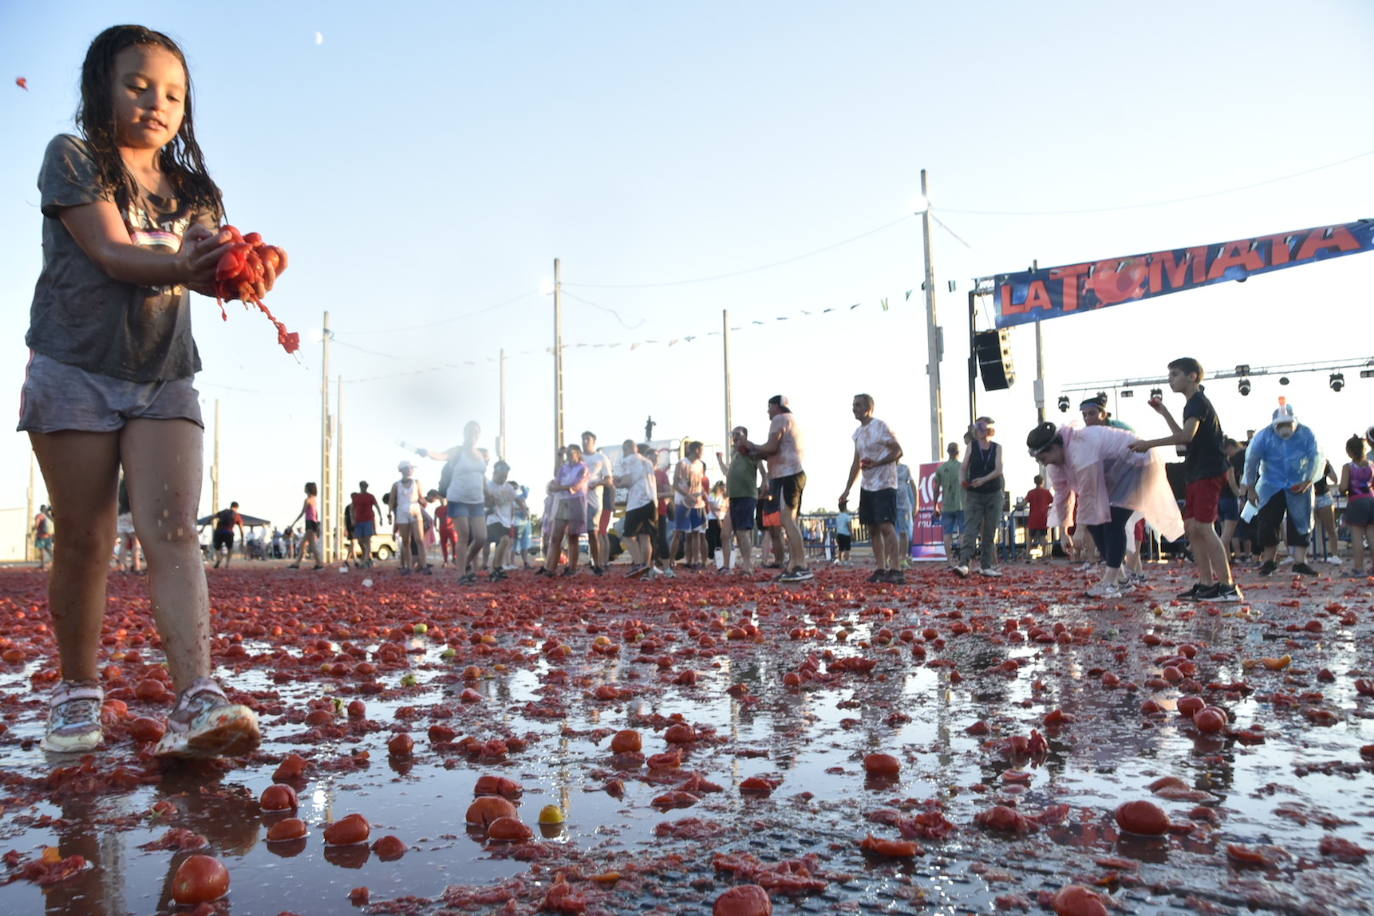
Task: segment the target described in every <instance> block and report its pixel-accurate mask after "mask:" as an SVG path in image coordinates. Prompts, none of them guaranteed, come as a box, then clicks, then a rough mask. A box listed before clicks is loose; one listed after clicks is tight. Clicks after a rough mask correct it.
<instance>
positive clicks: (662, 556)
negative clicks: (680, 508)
mask: <svg viewBox="0 0 1374 916" xmlns="http://www.w3.org/2000/svg"><path fill="white" fill-rule="evenodd" d="M639 449H640V451H639V453H640V454H641V455H643V456H644V457H645V458H646V459H647V460H648V461H649V463H650V464H652V465H653V466H654V492H655V493H656V494H658V525H657V530H656V531H655V532H654V560H655V563H657V565H658V569H659V570H660V571H662V573H663V574H664V575H665V576H667V577H669V578H674V577H676V576H677V573H675V572H673V564H674V563H675V562H676V560H675V558H674V557H673V552H672V551H671V550H669V549H668V530H669V529H670V528H672V527H673V522H674V518H673V482H672V480H671V479H670V478H669V477H668V469H667V468H665V467H663V465H662V464H661V463H659V460H658V450H657V449H655V448H654V447H653V446H651V445H649V444H648V443H645V444H644V445H641V446H640V447H639Z"/></svg>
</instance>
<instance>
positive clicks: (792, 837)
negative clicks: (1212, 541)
mask: <svg viewBox="0 0 1374 916" xmlns="http://www.w3.org/2000/svg"><path fill="white" fill-rule="evenodd" d="M616 572H619V570H616ZM866 573H867V571H866V570H861V571H856V570H838V571H833V570H824V571H821V572H820V573H819V574H818V575H817V578H816V579H815V580H813V581H811V582H808V583H805V584H802V585H793V586H785V585H779V584H775V583H772V582H770V581H762V580H747V581H745V580H741V579H737V578H732V577H728V576H718V575H715V574H701V575H692V574H685V575H683V576H682V577H681V578H679V579H677V580H675V581H657V582H648V583H646V582H638V581H634V580H624V579H621V578H619V576H617V575H615V574H614V573H613V574H612V575H611V576H607V577H602V578H593V577H590V576H586V575H585V574H584V575H583V576H579V577H576V578H573V579H571V580H558V581H552V582H550V581H546V580H544V579H542V578H534V577H532V576H530V575H528V574H525V573H517V574H515V575H514V577H513V578H512V579H511V580H508V581H506V582H501V583H497V584H495V585H491V586H488V585H485V584H484V585H478V586H468V587H462V586H459V585H457V584H456V582H454V581H452V579H451V578H448V577H446V576H445V574H443V573H440V574H439V575H436V576H434V577H409V578H402V577H400V576H398V575H397V574H396V573H395V571H394V570H371V571H368V572H366V573H360V572H358V571H351V572H348V573H340V572H337V571H334V570H325V571H322V572H319V573H307V572H292V571H286V570H279V569H265V568H262V567H254V566H249V565H245V566H243V567H236V568H234V569H232V570H228V571H211V572H210V590H211V596H212V602H213V606H214V618H215V619H214V631H215V633H216V634H217V636H216V639H215V642H214V661H215V665H216V670H217V674H218V675H219V676H220V677H221V678H222V679H223V681H224V683H225V684H226V685H227V686H228V687H229V688H230V692H231V694H232V695H234V696H235V697H236V698H238V699H240V700H241V701H243V702H248V703H250V704H251V705H252V706H253V707H254V708H256V709H257V710H258V713H259V715H260V717H261V720H262V724H263V729H264V733H265V735H266V740H265V742H264V744H263V746H262V748H261V749H260V750H259V751H258V752H257V753H256V754H254V755H253V756H251V757H248V758H243V759H239V760H233V761H227V762H222V763H215V764H199V765H186V764H179V765H175V766H173V765H160V764H158V763H157V762H156V761H154V760H152V759H151V758H150V757H148V756H147V751H148V749H149V748H150V747H151V743H150V742H151V741H154V740H155V738H153V737H151V736H153V735H155V734H156V733H157V731H158V729H157V728H156V727H155V726H156V723H157V722H159V721H160V720H161V719H163V718H164V717H165V716H166V714H167V713H168V712H169V710H170V699H169V695H168V691H167V690H166V684H165V681H166V676H165V673H164V671H163V668H162V666H161V664H160V663H161V653H160V651H159V650H158V648H157V639H156V633H155V630H154V629H153V627H152V623H151V618H150V614H149V608H148V600H147V597H146V591H145V583H144V581H143V580H142V579H135V578H131V577H125V576H120V575H118V574H115V575H113V576H112V577H111V588H110V602H109V608H110V609H109V613H108V615H107V619H106V625H105V635H104V643H105V644H104V647H103V649H102V666H103V674H104V679H105V683H106V687H107V696H108V698H109V699H108V700H107V706H106V720H107V723H108V729H107V742H106V746H105V748H103V749H102V750H101V752H100V753H98V754H97V755H94V756H92V757H91V758H88V759H86V760H84V761H83V760H79V759H69V760H56V759H49V758H46V757H45V756H44V755H43V753H42V752H41V751H40V750H39V749H38V747H37V739H38V738H39V737H40V736H41V734H42V727H43V720H44V716H45V702H44V700H45V697H46V694H47V690H48V688H49V687H50V686H51V684H52V681H53V678H54V677H55V668H54V665H55V650H54V646H53V642H52V637H51V632H50V624H49V622H48V618H47V612H46V604H45V601H46V597H45V580H44V578H43V577H42V576H41V575H39V574H37V573H34V572H18V571H6V572H0V659H3V662H0V700H3V705H2V706H0V709H2V710H3V713H0V715H3V719H2V720H0V725H3V732H0V761H3V764H2V765H0V806H3V809H4V817H3V819H0V849H4V850H9V852H8V854H7V855H5V857H4V863H3V872H0V875H3V877H0V881H4V882H5V883H4V884H3V885H0V910H3V911H4V912H16V913H17V912H37V911H39V910H40V909H41V908H43V907H46V908H47V911H48V912H50V913H72V914H75V913H88V912H110V913H122V912H134V913H149V912H171V909H172V906H173V901H172V894H171V888H172V879H173V875H174V874H175V872H176V870H177V868H178V865H179V864H180V863H181V862H182V861H184V860H185V859H187V858H189V857H190V856H191V855H195V854H203V855H210V856H213V857H214V858H216V859H218V860H219V861H220V862H222V863H223V864H224V865H225V866H226V867H227V868H228V870H229V874H230V876H231V877H232V884H231V887H230V890H229V893H228V896H227V897H225V898H224V899H222V900H220V901H218V902H217V903H215V904H211V905H210V906H212V907H214V908H215V910H216V911H218V912H240V913H276V912H280V911H288V912H295V913H300V914H308V913H321V914H323V913H338V912H343V911H345V907H348V908H349V910H351V909H352V906H353V905H366V907H367V909H366V910H365V911H366V912H376V913H467V912H472V913H505V912H521V913H528V912H534V911H536V910H537V909H538V908H540V907H542V908H543V909H544V911H545V912H589V913H627V912H650V913H684V912H710V911H711V909H712V907H713V905H714V904H715V902H716V901H717V899H718V898H720V897H721V895H722V894H724V893H725V892H726V891H727V890H728V889H729V888H731V887H733V886H736V885H757V886H759V887H762V888H763V889H765V890H766V891H767V894H768V896H769V897H770V898H771V901H772V906H773V908H774V910H775V911H776V912H778V913H832V912H851V911H852V912H920V911H925V910H929V909H930V908H932V907H935V906H941V907H945V908H946V910H944V911H950V912H965V911H971V912H988V911H991V910H994V909H998V908H1001V909H1009V910H1011V911H1016V910H1029V911H1037V912H1050V911H1052V910H1053V907H1054V906H1055V900H1056V898H1058V899H1059V900H1061V901H1063V900H1067V899H1069V898H1070V897H1075V895H1077V896H1081V894H1080V893H1079V891H1077V890H1074V891H1072V892H1064V893H1061V892H1063V891H1064V889H1065V888H1066V887H1070V886H1081V887H1083V888H1087V889H1089V890H1090V891H1092V892H1094V893H1096V894H1098V895H1100V896H1101V899H1102V900H1103V901H1104V902H1106V903H1107V905H1108V907H1109V908H1112V909H1109V911H1111V912H1126V913H1180V912H1221V913H1225V912H1241V911H1244V910H1245V908H1246V907H1247V906H1255V907H1259V908H1261V909H1267V910H1270V911H1274V912H1291V913H1298V912H1304V913H1307V912H1311V913H1326V912H1329V913H1359V912H1369V911H1370V906H1371V904H1370V901H1371V900H1374V877H1371V876H1372V875H1374V869H1371V868H1370V859H1369V858H1368V857H1367V855H1366V853H1365V850H1368V849H1371V848H1374V759H1371V758H1374V723H1372V722H1371V717H1374V638H1372V637H1374V609H1372V608H1374V594H1372V593H1371V583H1370V582H1369V581H1367V580H1363V579H1361V580H1348V579H1332V578H1329V577H1324V578H1321V579H1317V580H1312V579H1300V578H1293V577H1291V576H1284V575H1276V576H1275V577H1273V578H1272V579H1258V578H1257V577H1256V576H1254V575H1253V574H1250V575H1247V574H1246V573H1245V572H1244V571H1242V574H1241V582H1242V584H1243V585H1244V586H1245V588H1246V592H1247V596H1248V598H1249V600H1248V602H1247V603H1246V604H1244V605H1240V606H1226V605H1220V606H1219V605H1212V606H1207V605H1196V604H1188V603H1180V602H1176V601H1174V600H1172V595H1173V594H1174V593H1175V592H1178V591H1181V590H1182V589H1184V588H1186V587H1187V585H1188V584H1190V580H1189V579H1188V578H1187V571H1185V570H1183V569H1181V568H1177V567H1176V568H1173V569H1166V568H1158V569H1155V570H1152V571H1151V581H1152V583H1153V584H1152V586H1151V588H1150V589H1149V590H1146V591H1142V592H1140V593H1138V594H1135V595H1132V596H1131V597H1129V598H1123V599H1114V600H1111V601H1108V602H1105V603H1104V602H1102V601H1094V600H1092V599H1087V598H1083V597H1081V594H1082V589H1083V587H1084V585H1086V584H1088V583H1087V581H1086V580H1083V579H1081V578H1080V576H1081V575H1082V574H1079V573H1074V572H1071V571H1069V570H1068V569H1067V568H1065V567H1054V568H1049V567H1039V568H1027V567H1008V568H1007V575H1006V576H1005V577H1004V578H1002V579H999V580H989V579H982V580H980V579H976V578H975V579H970V580H959V579H956V578H954V577H953V576H951V575H950V574H949V573H948V572H947V571H945V570H943V569H938V568H934V567H928V566H923V567H920V568H918V569H916V570H914V571H912V572H911V573H908V579H909V580H910V581H911V583H912V584H910V585H907V586H905V587H897V586H887V585H877V586H875V585H870V584H868V583H866V582H864V581H863V580H864V578H865V576H866ZM365 577H366V578H368V581H370V582H371V584H370V585H364V584H363V580H364V578H365ZM1285 657H1286V659H1287V660H1286V661H1285ZM1185 698H1195V699H1190V700H1189V699H1185ZM1180 707H1181V708H1182V709H1184V710H1194V711H1196V710H1201V709H1205V708H1216V709H1219V710H1221V711H1222V712H1223V713H1224V714H1225V719H1226V724H1225V726H1224V728H1223V729H1222V730H1221V731H1219V732H1213V731H1204V730H1202V729H1200V728H1198V727H1197V725H1195V724H1194V723H1193V721H1192V720H1191V717H1190V716H1187V715H1182V714H1180V712H1179V709H1180ZM148 720H152V721H151V722H149V721H148ZM1212 724H1214V723H1212ZM631 731H632V732H635V733H637V735H638V737H639V747H638V749H634V748H635V741H634V740H633V738H632V736H630V735H627V734H623V733H627V732H631ZM398 735H406V736H408V737H409V738H410V739H411V740H410V741H404V740H397V736H398ZM617 736H618V737H617ZM140 739H142V740H140ZM613 740H614V741H615V743H616V750H613V749H612V746H611V745H612V742H613ZM878 754H886V755H890V756H891V757H892V758H894V759H895V760H896V762H897V763H898V766H897V767H896V768H895V770H894V768H893V767H892V766H891V765H890V763H888V762H887V761H886V760H882V761H880V762H881V763H882V764H883V765H882V766H878V767H876V768H874V767H873V765H872V764H873V755H878ZM866 758H870V761H869V764H868V766H867V768H866V764H865V760H866ZM870 770H871V774H870ZM484 777H485V779H484ZM479 780H481V790H482V791H483V792H485V793H488V794H487V795H486V796H485V797H489V798H493V799H502V800H504V802H505V803H506V804H505V805H497V804H495V803H494V802H493V803H486V804H483V805H477V806H475V807H476V809H477V811H478V815H474V817H477V820H478V821H479V822H478V823H474V824H472V825H469V824H468V823H467V820H469V819H470V818H469V817H468V816H467V814H466V813H467V812H468V811H469V809H470V808H472V807H474V790H475V789H477V788H478V785H479ZM274 784H281V785H286V786H290V787H291V788H293V789H294V790H295V792H296V796H297V800H298V806H297V807H296V808H294V809H293V808H290V807H287V808H285V809H281V810H264V808H263V806H262V805H261V804H260V799H261V798H262V796H263V794H264V791H265V790H267V789H269V787H271V786H272V785H274ZM283 797H287V793H284V792H282V791H281V790H276V791H274V792H273V793H271V794H270V795H269V799H271V800H272V804H270V805H269V807H278V806H279V805H280V804H281V799H282V798H283ZM1138 801H1144V802H1149V803H1150V804H1151V805H1154V806H1156V807H1157V808H1158V809H1160V810H1161V811H1162V812H1163V813H1164V815H1165V816H1166V818H1167V820H1165V821H1161V820H1159V819H1158V818H1157V817H1155V815H1154V814H1153V811H1152V809H1150V808H1148V807H1146V806H1135V807H1133V808H1132V809H1130V812H1132V814H1131V818H1133V819H1128V822H1129V823H1132V824H1140V825H1142V826H1137V828H1136V829H1137V830H1143V831H1145V832H1144V833H1137V832H1134V831H1125V830H1123V829H1122V828H1121V827H1120V825H1119V823H1118V819H1117V812H1118V809H1119V808H1120V807H1121V806H1122V805H1124V804H1126V803H1130V802H1138ZM548 805H557V806H558V807H559V809H560V810H561V812H562V813H563V814H564V816H565V820H564V822H563V823H555V824H541V823H540V818H539V813H540V811H541V810H542V809H543V808H545V807H546V806H548ZM497 808H500V811H499V812H498V811H497V810H496V809H497ZM509 808H514V810H515V818H514V819H515V821H517V822H518V823H519V824H521V825H524V826H525V827H528V828H529V829H528V831H525V830H521V829H518V826H516V825H513V824H510V823H507V822H503V823H502V824H501V826H500V828H498V831H497V832H498V833H499V834H500V837H493V836H489V835H488V832H487V831H488V830H489V826H490V824H491V823H494V822H495V821H496V820H498V819H499V817H509V811H508V809H509ZM482 812H485V813H486V814H488V815H491V817H490V818H488V817H485V816H479V815H482ZM1142 812H1143V813H1144V814H1145V815H1148V817H1142ZM352 814H357V815H361V818H362V819H365V820H366V822H367V823H368V824H370V833H369V835H368V836H367V838H365V839H363V840H359V841H356V842H352V843H342V842H340V843H327V842H326V837H325V835H326V832H327V828H328V827H329V825H330V824H331V823H336V822H340V821H342V820H344V819H345V818H346V817H347V816H348V815H352ZM498 815H499V816H498ZM290 818H295V819H297V821H298V823H290V824H285V825H284V826H283V828H279V829H278V830H277V832H276V835H277V836H279V837H281V838H280V839H271V837H270V836H269V833H270V832H271V831H272V828H273V827H274V826H276V825H277V824H279V823H281V822H283V821H286V820H288V819H290ZM1157 830H1163V832H1162V833H1158V834H1156V833H1154V831H1157ZM341 832H345V831H334V832H333V834H331V836H334V837H335V838H338V834H340V833H341ZM526 833H528V834H530V837H529V839H522V837H524V836H525V835H526ZM302 834H303V835H302ZM358 835H360V834H354V835H351V836H350V837H347V838H345V839H350V840H356V838H357V836H358ZM506 837H510V838H506ZM93 901H99V903H98V905H97V904H93ZM93 907H94V908H93Z"/></svg>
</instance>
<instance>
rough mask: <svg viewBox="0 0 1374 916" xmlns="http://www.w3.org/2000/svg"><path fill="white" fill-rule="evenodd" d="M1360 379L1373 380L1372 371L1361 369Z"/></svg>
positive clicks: (1373, 372)
mask: <svg viewBox="0 0 1374 916" xmlns="http://www.w3.org/2000/svg"><path fill="white" fill-rule="evenodd" d="M1360 378H1374V369H1361V370H1360Z"/></svg>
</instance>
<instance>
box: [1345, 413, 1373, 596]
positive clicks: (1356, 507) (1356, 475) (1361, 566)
mask: <svg viewBox="0 0 1374 916" xmlns="http://www.w3.org/2000/svg"><path fill="white" fill-rule="evenodd" d="M1345 453H1346V454H1347V455H1349V456H1350V461H1349V463H1348V464H1346V465H1345V466H1344V467H1342V468H1341V482H1340V484H1339V486H1340V489H1341V492H1342V493H1344V494H1345V496H1346V504H1345V514H1344V515H1343V516H1342V517H1341V523H1342V524H1343V525H1345V527H1347V528H1349V529H1350V569H1348V570H1346V573H1345V574H1346V575H1347V576H1356V577H1363V576H1366V575H1369V576H1374V563H1371V564H1370V567H1369V568H1368V569H1366V568H1365V560H1366V559H1367V557H1368V555H1367V554H1366V553H1365V542H1366V541H1368V542H1369V546H1370V547H1371V548H1374V465H1371V464H1370V463H1369V453H1368V449H1367V445H1366V443H1365V440H1363V439H1361V438H1360V437H1359V436H1351V437H1350V438H1349V439H1347V440H1346V443H1345Z"/></svg>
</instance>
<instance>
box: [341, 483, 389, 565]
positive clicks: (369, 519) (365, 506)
mask: <svg viewBox="0 0 1374 916" xmlns="http://www.w3.org/2000/svg"><path fill="white" fill-rule="evenodd" d="M349 501H350V502H351V504H352V509H353V536H354V537H355V538H357V539H358V547H359V549H360V551H361V556H362V559H361V560H359V561H358V562H359V565H361V566H362V567H363V568H364V569H371V568H372V538H373V536H375V535H376V534H377V515H378V513H380V512H381V511H382V510H381V509H380V508H379V507H378V506H377V497H375V496H373V495H372V494H371V493H369V492H367V481H366V480H360V481H358V492H356V493H354V494H352V495H351V496H350V497H349Z"/></svg>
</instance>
